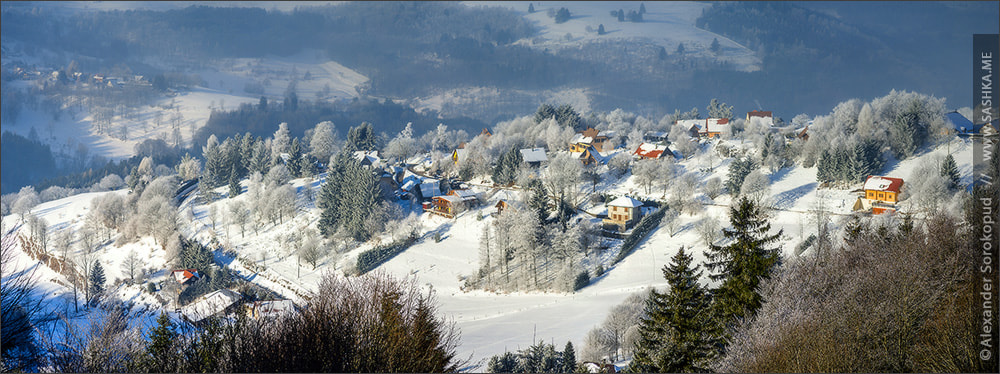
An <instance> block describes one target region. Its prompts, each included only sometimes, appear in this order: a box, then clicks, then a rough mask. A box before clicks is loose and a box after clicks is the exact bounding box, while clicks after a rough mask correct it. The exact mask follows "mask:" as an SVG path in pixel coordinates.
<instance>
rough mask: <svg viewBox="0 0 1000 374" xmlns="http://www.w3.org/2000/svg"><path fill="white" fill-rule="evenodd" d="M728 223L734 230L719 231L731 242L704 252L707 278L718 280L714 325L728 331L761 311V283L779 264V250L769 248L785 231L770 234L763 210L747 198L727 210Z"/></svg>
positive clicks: (714, 246) (715, 291)
mask: <svg viewBox="0 0 1000 374" xmlns="http://www.w3.org/2000/svg"><path fill="white" fill-rule="evenodd" d="M729 222H730V224H731V225H732V227H733V228H732V229H728V228H727V229H723V230H722V231H723V236H725V238H726V239H729V240H731V241H732V243H731V244H729V245H727V246H718V245H715V244H712V245H711V246H710V248H709V250H708V252H706V253H705V256H706V257H707V258H708V261H709V262H708V263H706V264H705V266H706V267H707V268H708V270H709V271H712V272H714V274H711V275H709V277H710V278H711V279H712V280H715V281H720V285H719V287H718V288H716V289H714V290H712V294H713V296H714V304H713V305H714V307H715V309H716V315H717V318H719V320H717V322H719V323H720V324H721V325H722V326H723V327H727V328H728V327H732V326H733V325H734V324H736V323H738V322H739V320H741V319H743V318H745V317H750V316H752V315H753V314H754V313H755V312H756V311H757V309H759V308H760V305H761V302H762V301H761V296H760V292H759V288H760V284H761V282H762V281H763V280H764V279H766V278H768V277H770V275H771V271H772V270H773V269H774V268H775V267H776V266H778V265H779V264H780V263H781V249H780V248H771V247H769V246H770V245H771V244H773V243H775V242H777V241H778V238H779V237H781V234H782V233H783V232H784V231H783V230H779V231H778V232H777V233H775V234H769V232H770V231H771V224H770V223H769V222H767V217H766V216H765V214H764V210H763V208H762V207H760V206H758V205H757V204H755V203H754V202H753V200H751V199H748V198H746V197H743V198H740V200H739V202H738V203H736V206H733V207H730V208H729Z"/></svg>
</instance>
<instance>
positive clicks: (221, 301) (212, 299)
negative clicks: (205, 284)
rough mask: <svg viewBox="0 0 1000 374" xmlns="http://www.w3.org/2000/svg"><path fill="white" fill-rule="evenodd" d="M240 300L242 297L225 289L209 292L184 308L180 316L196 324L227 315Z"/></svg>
mask: <svg viewBox="0 0 1000 374" xmlns="http://www.w3.org/2000/svg"><path fill="white" fill-rule="evenodd" d="M242 298H243V295H240V294H239V293H238V292H236V291H232V290H227V289H221V290H218V291H214V292H210V293H208V294H205V295H204V296H202V297H200V298H198V300H197V301H195V302H193V303H191V304H190V305H188V306H185V307H184V308H183V309H182V310H181V315H183V316H184V318H187V319H188V320H189V321H191V322H194V323H198V322H201V321H202V320H204V319H205V318H208V317H211V316H214V315H220V314H227V313H228V312H230V311H232V310H233V308H234V306H235V305H236V303H237V302H238V301H240V299H242Z"/></svg>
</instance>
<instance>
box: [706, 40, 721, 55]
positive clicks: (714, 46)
mask: <svg viewBox="0 0 1000 374" xmlns="http://www.w3.org/2000/svg"><path fill="white" fill-rule="evenodd" d="M709 49H710V50H711V51H712V52H713V53H716V54H718V53H719V51H721V50H722V46H721V45H720V44H719V38H712V45H711V46H710V47H709Z"/></svg>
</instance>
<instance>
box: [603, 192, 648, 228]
mask: <svg viewBox="0 0 1000 374" xmlns="http://www.w3.org/2000/svg"><path fill="white" fill-rule="evenodd" d="M607 206H608V218H605V219H604V221H603V223H604V226H605V227H607V226H617V228H618V230H619V231H624V230H627V229H628V228H629V227H632V225H634V224H635V223H636V222H639V220H640V219H641V218H642V211H641V209H640V208H641V207H642V202H641V201H639V200H636V199H633V198H631V197H628V196H622V197H619V198H617V199H614V200H613V201H611V202H610V203H608V204H607Z"/></svg>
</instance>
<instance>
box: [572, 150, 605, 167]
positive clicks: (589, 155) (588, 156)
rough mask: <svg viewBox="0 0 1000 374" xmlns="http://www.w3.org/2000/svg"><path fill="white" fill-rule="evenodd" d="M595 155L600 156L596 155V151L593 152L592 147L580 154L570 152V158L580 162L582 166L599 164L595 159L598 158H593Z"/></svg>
mask: <svg viewBox="0 0 1000 374" xmlns="http://www.w3.org/2000/svg"><path fill="white" fill-rule="evenodd" d="M595 154H597V155H600V154H599V153H597V150H595V149H594V147H588V148H586V149H584V150H583V151H582V152H570V155H571V156H573V157H575V158H576V159H577V160H580V162H582V163H583V164H584V165H590V164H596V163H598V162H600V160H599V159H598V158H597V157H598V156H595ZM602 158H603V157H602Z"/></svg>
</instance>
